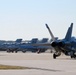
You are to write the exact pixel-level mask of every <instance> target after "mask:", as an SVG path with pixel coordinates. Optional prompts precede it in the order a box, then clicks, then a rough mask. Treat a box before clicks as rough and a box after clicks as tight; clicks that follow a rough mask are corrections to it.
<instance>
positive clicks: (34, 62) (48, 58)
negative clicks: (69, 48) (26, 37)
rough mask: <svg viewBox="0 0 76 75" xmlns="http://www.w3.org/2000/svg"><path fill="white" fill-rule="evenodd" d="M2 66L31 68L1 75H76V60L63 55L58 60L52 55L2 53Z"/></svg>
mask: <svg viewBox="0 0 76 75" xmlns="http://www.w3.org/2000/svg"><path fill="white" fill-rule="evenodd" d="M0 64H3V65H14V66H25V67H29V68H31V69H24V70H0V75H76V59H71V58H70V57H68V56H65V55H63V54H62V55H61V56H60V57H58V58H57V59H53V58H52V54H51V53H41V54H37V53H6V52H0Z"/></svg>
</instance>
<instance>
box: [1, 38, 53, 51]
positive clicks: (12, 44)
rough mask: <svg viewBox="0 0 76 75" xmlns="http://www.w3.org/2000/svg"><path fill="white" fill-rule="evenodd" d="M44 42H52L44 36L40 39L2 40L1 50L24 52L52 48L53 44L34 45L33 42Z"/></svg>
mask: <svg viewBox="0 0 76 75" xmlns="http://www.w3.org/2000/svg"><path fill="white" fill-rule="evenodd" d="M40 43H41V44H43V43H50V41H49V39H48V38H43V39H42V40H38V38H33V39H32V40H26V41H22V39H17V40H16V41H0V50H4V51H7V52H9V53H10V52H12V53H13V52H16V53H17V52H18V51H22V52H23V53H25V52H27V51H31V52H37V53H40V52H45V51H46V50H47V49H52V47H51V46H33V44H40Z"/></svg>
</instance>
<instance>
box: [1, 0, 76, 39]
mask: <svg viewBox="0 0 76 75" xmlns="http://www.w3.org/2000/svg"><path fill="white" fill-rule="evenodd" d="M71 22H73V23H74V28H73V36H76V0H1V1H0V39H1V40H16V39H17V38H22V39H23V40H29V39H32V38H39V39H42V38H50V35H49V33H48V30H47V29H46V27H45V23H47V24H48V25H49V27H50V28H51V30H52V32H53V34H54V36H58V37H59V38H64V37H65V34H66V31H67V29H68V27H69V26H70V24H71Z"/></svg>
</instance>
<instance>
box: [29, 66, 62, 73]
mask: <svg viewBox="0 0 76 75" xmlns="http://www.w3.org/2000/svg"><path fill="white" fill-rule="evenodd" d="M30 69H35V70H43V71H53V72H62V71H61V70H54V69H45V68H37V67H30Z"/></svg>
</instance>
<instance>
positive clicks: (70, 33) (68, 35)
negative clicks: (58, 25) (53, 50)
mask: <svg viewBox="0 0 76 75" xmlns="http://www.w3.org/2000/svg"><path fill="white" fill-rule="evenodd" d="M72 29H73V23H71V26H70V27H69V28H68V30H67V34H66V36H65V40H67V41H69V40H70V39H71V36H72Z"/></svg>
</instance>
